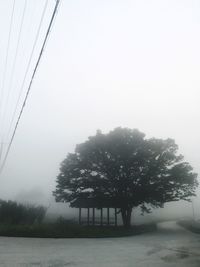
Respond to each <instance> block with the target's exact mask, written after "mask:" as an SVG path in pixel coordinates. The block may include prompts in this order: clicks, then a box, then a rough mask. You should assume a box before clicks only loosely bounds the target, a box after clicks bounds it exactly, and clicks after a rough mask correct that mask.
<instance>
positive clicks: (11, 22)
mask: <svg viewBox="0 0 200 267" xmlns="http://www.w3.org/2000/svg"><path fill="white" fill-rule="evenodd" d="M14 10H15V0H13V5H12V12H11V18H10V26H9V33H8V41H7V48H6V57H5V67H4V71H3V80H2V86H1V95H0V119H1V113H2V115H3V101H2V99H3V93H4V87H5V80H6V72H7V65H8V52H9V47H10V37H11V32H12V25H13V17H14ZM1 110H2V112H1ZM2 128H3V126H2Z"/></svg>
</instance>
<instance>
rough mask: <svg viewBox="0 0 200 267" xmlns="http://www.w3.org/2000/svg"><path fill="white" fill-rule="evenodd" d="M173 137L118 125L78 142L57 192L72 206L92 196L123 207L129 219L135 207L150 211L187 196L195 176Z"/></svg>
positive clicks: (63, 169)
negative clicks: (159, 137)
mask: <svg viewBox="0 0 200 267" xmlns="http://www.w3.org/2000/svg"><path fill="white" fill-rule="evenodd" d="M177 150H178V146H177V145H176V144H175V142H174V140H172V139H166V140H162V139H156V138H150V139H145V135H144V134H143V133H141V132H139V131H138V130H132V129H128V128H116V129H114V130H113V131H111V132H109V133H108V134H102V133H101V132H100V131H98V132H97V134H96V136H93V137H89V139H88V140H87V141H86V142H85V143H82V144H79V145H77V146H76V149H75V153H70V154H68V156H67V157H66V159H65V160H64V161H63V162H62V164H61V167H60V174H59V175H58V177H57V186H56V190H55V192H54V196H55V197H56V200H57V201H63V202H70V204H71V206H79V205H81V203H83V202H84V201H86V203H89V202H87V201H88V200H90V203H91V200H92V202H93V203H94V205H96V206H97V207H108V206H109V207H117V208H120V209H121V212H122V217H123V220H124V221H127V220H128V221H129V222H130V214H131V211H132V208H133V207H140V208H141V210H142V211H143V212H149V211H150V209H149V207H150V206H151V207H163V205H164V203H165V202H169V201H178V200H180V199H183V200H189V199H190V197H192V196H194V195H195V189H196V187H197V186H198V183H197V174H196V173H194V172H193V169H192V167H191V166H190V164H189V163H188V162H185V161H184V159H183V156H182V155H179V154H178V153H177Z"/></svg>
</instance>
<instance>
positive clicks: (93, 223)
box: [92, 208, 95, 225]
mask: <svg viewBox="0 0 200 267" xmlns="http://www.w3.org/2000/svg"><path fill="white" fill-rule="evenodd" d="M92 225H95V208H92Z"/></svg>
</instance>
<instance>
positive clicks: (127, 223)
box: [121, 208, 132, 228]
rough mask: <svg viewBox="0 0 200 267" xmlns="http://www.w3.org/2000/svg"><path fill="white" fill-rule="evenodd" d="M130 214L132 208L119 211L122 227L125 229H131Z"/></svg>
mask: <svg viewBox="0 0 200 267" xmlns="http://www.w3.org/2000/svg"><path fill="white" fill-rule="evenodd" d="M131 213H132V208H122V209H121V214H122V221H123V225H124V227H126V228H129V227H131Z"/></svg>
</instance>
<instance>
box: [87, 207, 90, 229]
mask: <svg viewBox="0 0 200 267" xmlns="http://www.w3.org/2000/svg"><path fill="white" fill-rule="evenodd" d="M87 224H88V225H89V224H90V208H87Z"/></svg>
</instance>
